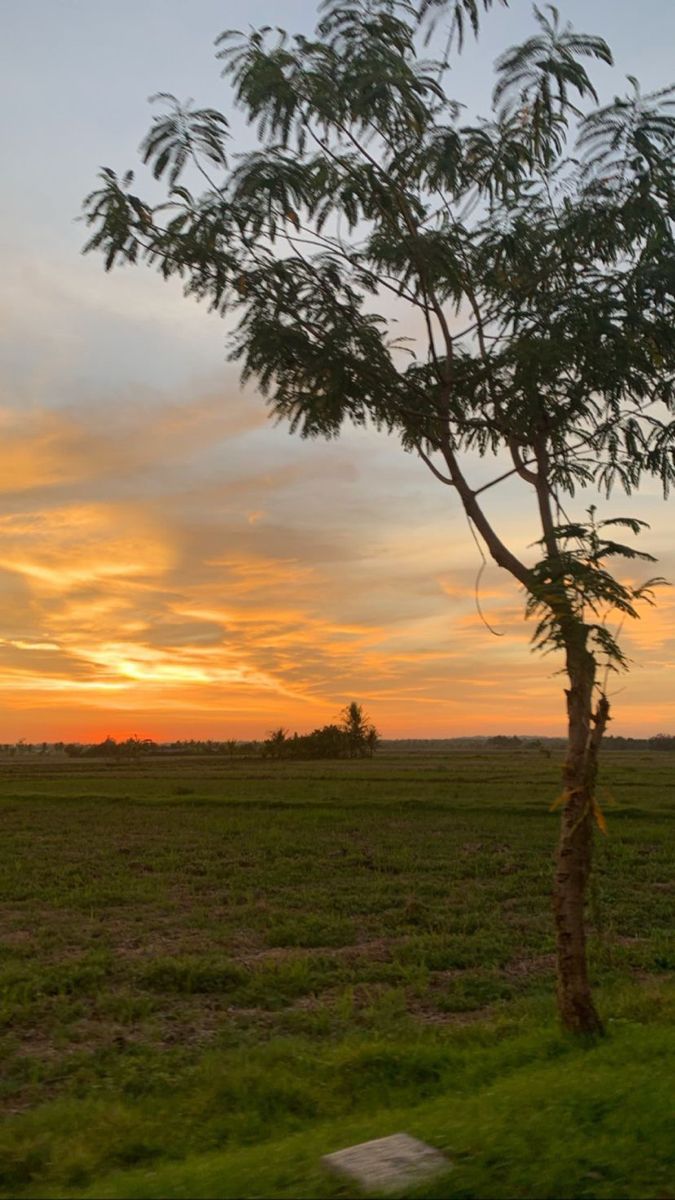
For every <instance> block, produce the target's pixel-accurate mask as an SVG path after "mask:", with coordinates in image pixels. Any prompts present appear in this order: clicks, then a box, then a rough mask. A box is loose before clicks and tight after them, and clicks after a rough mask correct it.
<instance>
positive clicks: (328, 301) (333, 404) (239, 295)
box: [85, 0, 675, 1034]
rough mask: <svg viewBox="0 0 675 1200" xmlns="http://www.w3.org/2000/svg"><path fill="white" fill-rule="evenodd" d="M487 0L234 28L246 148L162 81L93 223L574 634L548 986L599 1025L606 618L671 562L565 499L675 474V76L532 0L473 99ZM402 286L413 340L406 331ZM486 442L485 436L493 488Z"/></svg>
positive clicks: (89, 208) (103, 189)
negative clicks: (468, 38) (424, 486)
mask: <svg viewBox="0 0 675 1200" xmlns="http://www.w3.org/2000/svg"><path fill="white" fill-rule="evenodd" d="M491 4H492V0H424V3H423V5H422V8H421V9H420V8H417V7H415V6H414V5H413V4H410V3H407V2H406V0H329V3H328V4H326V5H324V7H323V9H322V12H321V15H320V20H319V24H318V26H317V29H316V33H315V35H314V36H313V37H305V36H300V35H298V36H295V37H289V36H287V35H286V34H285V33H283V32H281V31H279V30H277V29H268V28H265V29H260V30H256V31H253V32H250V33H248V34H240V33H231V32H230V33H226V34H223V35H222V36H221V37H220V38H218V40H217V47H218V50H217V53H218V57H219V59H220V60H221V62H222V64H223V73H224V75H225V77H226V78H227V79H228V80H229V81H230V84H231V86H232V88H233V91H234V98H235V101H236V103H237V104H238V105H239V107H240V108H242V109H243V110H244V112H245V113H246V115H247V116H248V118H249V120H250V121H251V122H252V123H253V125H254V126H255V131H256V135H257V148H256V149H255V150H253V151H251V152H247V153H242V154H238V155H236V156H235V157H233V158H232V160H231V161H229V160H228V156H227V152H226V151H227V142H228V137H229V134H228V122H227V119H226V117H225V116H224V115H223V114H222V113H220V112H218V111H216V110H214V109H195V108H193V107H192V106H191V103H189V104H185V105H184V104H181V103H179V102H178V101H177V100H176V99H175V98H174V97H172V96H170V95H163V96H161V97H160V98H159V99H160V101H161V102H162V112H161V114H160V115H158V116H156V117H155V118H154V120H153V123H152V127H151V129H150V132H149V133H148V135H147V137H146V139H145V142H144V143H143V148H142V149H143V158H144V161H145V162H146V163H148V164H149V165H150V167H151V169H152V172H153V174H154V176H155V178H156V179H157V180H160V181H161V183H162V184H164V185H165V186H164V189H163V197H164V198H163V200H162V202H161V203H159V204H153V203H151V202H149V201H147V200H142V199H139V197H138V196H137V195H136V194H135V192H134V181H133V175H132V173H131V172H129V173H127V174H126V175H124V176H121V177H118V176H117V175H116V174H115V173H114V172H113V171H111V170H109V169H105V170H104V171H103V172H102V174H101V176H100V179H101V184H100V187H99V189H98V190H96V191H95V192H93V193H92V194H91V195H90V196H89V197H88V198H87V200H86V201H85V216H86V220H87V221H88V223H89V224H90V226H91V227H92V236H91V238H90V240H89V242H88V244H87V247H86V249H87V250H98V251H100V252H102V254H103V255H104V257H105V265H106V269H110V268H111V267H112V266H113V265H114V264H118V263H134V262H137V261H139V260H144V261H145V262H146V263H148V264H149V265H150V266H152V267H155V268H157V269H158V270H159V271H160V272H161V274H162V275H163V276H164V277H165V278H169V277H171V276H178V277H180V278H181V279H182V280H183V282H184V287H185V292H186V294H187V295H191V296H195V297H196V298H198V299H201V300H205V301H207V303H208V304H209V305H210V306H211V308H212V309H215V310H216V311H217V312H219V313H221V314H223V315H226V314H231V313H234V314H236V315H237V316H238V324H237V325H236V329H235V331H234V332H233V334H232V357H233V358H234V359H236V360H239V361H240V362H241V363H242V368H243V378H244V379H254V380H256V381H257V383H258V385H259V386H260V388H261V389H262V391H263V393H264V394H265V395H266V396H267V397H268V401H269V405H270V407H271V409H272V412H273V413H274V414H275V415H276V416H277V417H285V418H287V419H288V420H289V422H290V426H291V429H292V430H293V431H297V432H298V433H300V434H301V436H303V437H325V438H332V437H336V436H337V435H338V434H339V432H340V430H341V428H342V425H343V423H344V422H345V421H352V422H354V423H355V424H356V425H365V424H367V423H370V424H372V425H375V426H376V427H378V428H384V429H385V430H387V431H388V432H389V433H395V434H397V435H398V436H399V438H400V441H401V443H402V445H403V447H404V448H405V449H406V450H407V451H411V452H414V453H416V454H417V455H419V458H420V460H421V462H422V463H423V464H425V468H426V469H428V470H429V472H430V473H431V475H432V476H433V477H434V479H435V480H436V481H439V482H440V483H441V484H442V485H444V486H446V487H449V488H451V489H452V490H453V492H454V493H455V495H456V496H457V497H458V498H459V501H460V503H461V505H462V506H463V508H464V511H465V513H466V515H467V518H468V520H469V522H470V523H471V526H472V528H473V530H474V533H475V534H476V536H477V538H478V539H479V540H480V541H481V542H482V544H483V545H484V546H485V547H486V549H487V551H488V553H489V554H490V555H491V557H492V558H493V559H494V561H495V562H496V563H497V564H498V565H499V566H500V567H502V568H503V569H504V570H505V571H507V572H509V573H510V574H511V575H512V576H513V577H514V579H516V580H517V581H518V583H519V584H520V585H522V588H523V590H524V593H525V603H526V610H527V612H528V613H529V614H532V615H533V616H534V617H535V618H536V622H537V624H536V632H535V635H534V641H535V643H536V644H537V645H539V646H541V647H543V648H545V649H550V648H554V649H556V650H559V651H560V652H561V653H562V656H563V660H564V670H565V672H566V674H567V681H568V686H567V690H566V698H567V713H568V721H569V743H568V751H567V757H566V762H565V767H564V792H563V797H562V801H563V803H562V822H561V830H560V840H559V845H558V852H557V862H556V869H555V883H554V910H555V925H556V934H557V964H558V1003H559V1010H560V1016H561V1019H562V1023H563V1025H564V1026H565V1027H566V1028H567V1029H569V1030H571V1031H574V1032H578V1033H584V1034H595V1033H600V1032H601V1031H602V1026H601V1022H600V1018H599V1016H598V1014H597V1012H596V1009H595V1006H594V1003H593V1000H592V997H591V992H590V986H589V979H588V971H587V959H586V939H585V926H584V898H585V893H586V887H587V882H588V877H589V871H590V865H591V848H592V838H593V828H594V822H595V819H596V818H598V819H601V818H600V815H599V810H598V809H597V805H596V802H595V781H596V773H597V762H598V751H599V748H600V743H601V740H602V736H603V733H604V731H605V728H606V725H607V721H608V719H609V702H608V699H607V695H606V691H605V685H604V680H605V679H606V671H607V668H608V667H609V668H619V667H622V666H625V665H626V664H625V656H624V654H623V653H622V650H621V648H620V646H619V644H618V641H617V636H616V634H615V633H613V632H612V625H611V621H613V620H614V618H615V617H616V618H617V619H618V621H619V623H620V622H621V621H622V620H623V618H624V617H625V616H626V615H627V616H631V617H632V616H635V615H636V607H635V606H636V603H637V602H638V601H639V600H640V599H641V598H649V595H650V591H649V587H650V584H653V583H654V582H655V581H654V580H651V581H649V582H648V583H646V584H644V585H643V586H642V587H638V586H637V585H634V584H630V583H628V582H624V581H623V580H622V578H621V577H620V576H618V575H617V574H615V573H614V572H613V570H612V568H611V562H612V560H615V559H617V558H618V559H620V560H621V559H634V558H636V557H637V558H649V556H648V555H644V554H638V553H637V551H636V550H635V549H633V548H632V546H627V545H623V544H621V543H620V542H617V541H616V540H615V532H614V531H615V527H616V526H617V525H623V526H626V527H628V529H629V530H630V531H631V532H632V533H638V532H639V530H640V525H641V522H639V521H636V520H633V519H630V518H626V519H623V520H620V521H617V520H614V521H607V520H604V521H603V520H601V519H600V518H599V516H598V515H597V510H596V509H595V508H594V507H591V508H590V510H589V511H588V514H587V516H586V515H584V519H572V518H570V517H568V516H567V514H566V512H565V509H564V507H563V505H564V504H565V503H568V502H569V498H570V497H573V496H574V494H575V491H577V490H578V489H579V488H587V489H588V488H590V489H593V494H594V495H595V496H596V497H597V495H598V494H602V495H604V494H609V492H610V490H611V489H612V487H613V486H615V485H617V486H618V487H619V488H622V489H623V490H624V491H625V492H627V493H629V492H630V491H631V490H634V489H636V488H638V487H639V485H640V482H641V480H642V479H643V477H644V476H645V475H649V476H653V477H657V478H658V479H659V480H660V482H661V484H662V486H663V488H664V491H667V489H668V485H669V483H670V482H671V480H672V478H673V474H674V463H673V432H674V429H675V421H674V420H673V367H674V364H675V322H674V320H673V316H674V305H673V302H674V297H675V257H674V243H673V218H674V217H675V169H674V165H673V164H674V163H675V112H674V109H675V92H674V91H673V89H665V90H662V91H660V92H652V93H650V94H647V95H645V94H643V93H642V92H641V91H640V89H639V86H638V84H637V81H636V80H634V79H632V78H630V79H629V88H628V90H627V93H626V94H625V95H622V96H618V97H617V98H615V99H614V101H613V102H612V103H610V104H608V105H606V106H601V105H600V104H599V101H598V97H597V94H596V91H595V88H594V85H593V82H592V81H591V78H590V76H589V74H588V71H587V66H589V65H592V60H595V61H596V63H597V64H599V69H601V70H605V69H606V67H607V66H611V65H612V57H611V53H610V50H609V48H608V46H607V45H606V43H605V42H604V41H603V40H602V39H601V38H599V37H589V36H586V35H583V34H580V33H577V32H575V31H573V30H572V29H571V27H570V26H568V25H565V26H564V25H562V24H561V23H560V21H559V18H558V14H557V12H556V10H555V9H554V8H552V7H547V8H546V9H545V10H538V9H536V8H535V10H534V18H535V24H534V27H533V30H534V31H533V36H532V37H531V38H529V39H528V40H527V41H526V42H525V43H524V44H523V45H521V46H517V47H516V48H513V49H510V50H507V51H506V52H505V53H504V54H503V55H502V56H501V57H500V58H499V59H498V60H497V62H496V64H495V74H496V81H495V87H494V93H493V101H492V115H491V117H490V118H489V119H485V120H482V119H481V120H469V119H468V118H467V117H465V116H463V112H462V108H461V106H460V105H459V104H458V103H457V102H456V101H455V100H453V99H451V98H450V97H449V96H448V95H447V93H446V88H445V82H444V81H445V78H446V68H447V61H446V60H447V58H448V56H449V55H450V54H451V53H452V51H453V49H454V48H461V41H462V36H463V34H464V33H465V31H466V28H467V27H471V26H473V27H474V31H475V32H477V30H478V20H479V16H480V15H481V14H482V11H483V9H489V8H490V7H491ZM443 22H445V25H446V27H445V28H442V26H443ZM439 23H440V24H439ZM432 26H433V28H434V29H435V32H434V33H433V37H432V41H431V44H432V46H435V45H436V44H438V45H439V46H440V47H441V51H440V55H439V56H438V57H437V59H430V58H429V53H430V52H429V51H428V50H426V49H425V46H427V45H428V44H429V37H428V35H429V31H430V28H431V27H432ZM404 309H407V311H408V313H409V314H410V325H409V329H410V331H412V332H413V333H415V335H416V336H415V339H414V341H407V340H406V339H400V338H397V337H396V336H395V334H396V330H400V329H401V315H402V310H404ZM476 453H478V454H479V455H482V456H488V457H489V456H492V457H493V458H495V460H496V461H495V478H494V479H493V480H492V482H491V483H487V484H485V483H484V484H483V485H482V486H480V487H477V486H475V485H474V484H473V483H472V482H471V481H470V478H469V475H468V473H467V472H468V471H470V467H471V462H472V459H473V458H474V457H475V454H476ZM504 459H507V462H506V463H505V462H504ZM508 476H513V477H515V479H516V480H520V481H522V485H523V489H524V503H525V502H526V501H527V502H528V503H531V505H532V520H533V530H536V532H535V534H534V537H535V538H536V543H535V542H533V544H536V545H537V546H538V547H539V550H538V553H537V554H536V555H533V556H532V558H533V559H534V560H535V561H532V562H529V561H523V559H522V558H521V557H519V556H518V554H516V553H515V552H514V550H513V548H511V547H510V546H509V545H507V544H506V543H505V541H503V540H502V538H501V537H500V534H499V532H498V529H497V528H496V527H495V524H494V522H493V521H492V520H491V519H489V518H488V516H487V515H486V511H485V507H484V494H485V492H486V491H487V489H488V488H491V487H492V486H493V485H494V486H497V485H498V484H499V483H500V482H501V481H502V480H503V479H505V478H506V477H508ZM586 503H587V502H586Z"/></svg>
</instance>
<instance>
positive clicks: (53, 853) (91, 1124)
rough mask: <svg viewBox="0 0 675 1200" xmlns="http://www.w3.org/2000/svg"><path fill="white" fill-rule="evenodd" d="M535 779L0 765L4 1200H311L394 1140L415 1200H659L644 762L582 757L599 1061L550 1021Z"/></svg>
mask: <svg viewBox="0 0 675 1200" xmlns="http://www.w3.org/2000/svg"><path fill="white" fill-rule="evenodd" d="M559 777H560V768H559V763H557V762H556V761H555V757H554V758H553V759H552V760H549V759H547V758H546V757H545V756H544V755H542V754H539V753H537V752H534V751H529V752H527V751H522V752H509V753H502V752H493V753H491V754H490V753H485V754H482V755H480V756H477V755H472V754H469V753H463V752H455V753H452V754H445V755H436V756H432V755H428V756H425V757H422V756H417V755H414V754H406V755H398V756H397V755H395V754H393V753H392V754H387V755H382V756H380V757H378V758H376V759H375V760H373V761H359V762H353V763H321V764H309V763H308V764H298V763H292V764H290V763H289V764H284V763H281V764H270V763H265V762H255V761H250V762H247V761H242V762H236V761H234V762H225V761H223V762H213V761H210V762H206V761H204V762H201V763H200V762H195V761H190V760H189V759H186V760H174V761H170V762H168V761H156V762H148V763H142V764H137V765H133V764H131V765H127V766H124V765H116V766H109V765H107V764H105V763H96V762H91V761H90V762H79V763H72V762H70V763H69V762H64V763H59V762H57V761H54V760H50V759H49V758H48V757H47V758H44V759H38V758H35V759H33V760H32V761H26V762H20V761H18V760H11V761H10V760H8V761H7V762H5V763H2V764H0V812H1V815H2V826H3V842H2V846H3V848H2V858H3V861H2V869H1V873H0V887H1V896H0V900H1V905H2V925H1V937H0V972H1V980H2V1012H1V1015H2V1033H1V1046H0V1059H1V1061H2V1085H1V1091H0V1101H1V1103H2V1106H3V1110H4V1118H5V1119H4V1122H3V1126H2V1130H1V1132H0V1188H1V1189H2V1194H3V1195H7V1196H13V1197H24V1196H34V1197H38V1196H39V1197H43V1196H45V1197H47V1196H100V1197H178V1196H185V1197H188V1196H200V1197H201V1196H204V1197H239V1196H242V1197H244V1196H245V1197H256V1196H258V1197H259V1196H288V1197H292V1196H302V1197H328V1196H340V1195H342V1196H346V1195H353V1194H354V1193H353V1191H350V1189H345V1187H344V1186H343V1185H341V1184H340V1183H339V1182H336V1181H335V1180H334V1179H331V1178H330V1177H328V1176H326V1175H325V1174H324V1173H323V1172H322V1169H321V1167H320V1165H319V1158H320V1156H321V1154H324V1153H326V1152H329V1151H331V1150H335V1149H339V1148H341V1147H342V1146H345V1145H349V1144H351V1143H353V1142H356V1141H360V1140H363V1139H365V1138H368V1137H376V1136H383V1135H385V1134H387V1133H392V1132H396V1131H398V1130H400V1129H405V1130H407V1131H408V1132H410V1133H412V1134H415V1135H417V1136H419V1137H422V1138H424V1139H426V1140H428V1141H429V1142H431V1143H433V1144H434V1145H436V1146H438V1147H440V1148H441V1149H443V1150H444V1151H446V1152H447V1154H448V1155H449V1157H450V1158H451V1160H452V1162H453V1164H454V1170H453V1171H452V1172H451V1173H450V1174H448V1176H447V1177H445V1178H444V1179H441V1180H439V1182H438V1183H437V1184H435V1185H434V1186H433V1188H431V1189H429V1188H427V1189H426V1190H423V1191H421V1192H420V1193H419V1195H424V1196H437V1197H448V1198H450V1197H453V1198H455V1200H461V1198H464V1200H468V1198H469V1197H505V1198H506V1197H520V1196H522V1197H558V1196H560V1197H566V1196H573V1197H642V1196H644V1197H662V1198H663V1197H666V1196H673V1195H675V1182H674V1179H675V1137H674V1136H673V1108H674V1105H673V1089H672V1080H673V1073H674V1071H673V1068H674V1066H675V1053H674V1051H675V1027H674V1026H673V1017H674V1016H675V991H674V989H673V988H672V970H673V967H674V966H675V947H674V945H673V940H672V926H673V897H674V890H675V885H674V884H673V874H672V865H673V864H672V859H673V840H672V831H673V819H674V818H675V773H674V772H673V762H672V759H671V756H670V755H667V754H656V753H651V754H649V753H635V754H629V753H625V754H620V753H615V754H614V755H613V756H607V760H606V765H605V769H604V776H603V782H605V783H606V784H608V785H609V787H610V789H611V792H612V793H613V795H614V797H615V799H616V806H611V807H610V806H607V808H606V814H607V818H608V823H609V834H608V836H607V837H606V838H603V837H601V836H599V839H598V842H599V844H598V852H597V856H596V874H595V885H594V891H593V896H592V902H591V913H590V916H591V921H592V928H593V936H592V946H591V953H592V960H593V975H594V978H595V981H596V984H597V990H598V998H599V1001H600V1004H601V1006H602V1010H603V1013H604V1015H605V1016H606V1018H607V1025H608V1037H607V1038H606V1039H605V1041H604V1042H603V1043H602V1044H600V1045H598V1046H595V1047H592V1048H587V1047H580V1046H578V1045H575V1044H572V1043H571V1042H569V1041H568V1040H566V1039H565V1038H564V1037H563V1036H561V1035H560V1034H559V1032H558V1030H557V1027H556V1022H555V1015H554V1011H553V1000H552V991H553V984H552V938H551V918H550V901H549V894H550V887H551V860H552V849H553V845H554V841H555V836H556V827H557V818H556V817H555V816H553V815H551V814H550V813H549V811H548V806H549V804H550V802H551V800H552V799H553V798H554V797H555V796H556V793H557V792H558V790H559Z"/></svg>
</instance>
